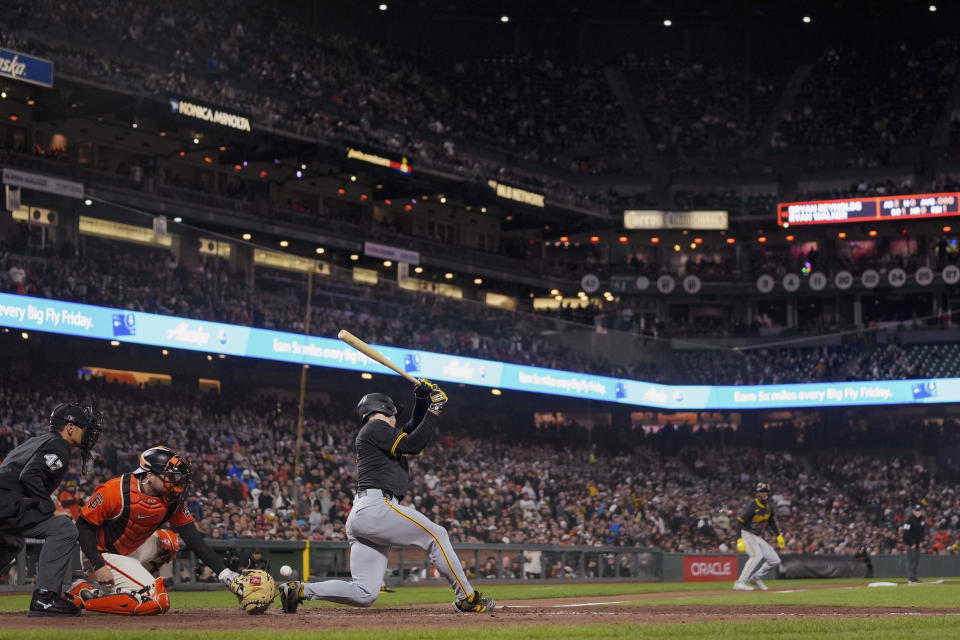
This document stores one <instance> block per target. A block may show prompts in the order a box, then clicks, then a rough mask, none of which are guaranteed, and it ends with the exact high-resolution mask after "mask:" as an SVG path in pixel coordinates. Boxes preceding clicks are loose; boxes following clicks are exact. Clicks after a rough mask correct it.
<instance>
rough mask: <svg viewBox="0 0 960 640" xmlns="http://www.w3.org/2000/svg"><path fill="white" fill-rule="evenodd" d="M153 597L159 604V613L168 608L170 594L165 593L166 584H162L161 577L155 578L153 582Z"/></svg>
mask: <svg viewBox="0 0 960 640" xmlns="http://www.w3.org/2000/svg"><path fill="white" fill-rule="evenodd" d="M153 599H154V600H156V601H157V604H158V605H160V613H166V612H167V611H169V610H170V594H169V593H167V585H165V584H163V578H157V581H156V582H154V583H153Z"/></svg>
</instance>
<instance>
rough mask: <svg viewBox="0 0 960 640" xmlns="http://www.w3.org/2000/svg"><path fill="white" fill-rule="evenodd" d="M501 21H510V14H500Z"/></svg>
mask: <svg viewBox="0 0 960 640" xmlns="http://www.w3.org/2000/svg"><path fill="white" fill-rule="evenodd" d="M500 22H503V23H504V24H506V23H507V22H510V16H500Z"/></svg>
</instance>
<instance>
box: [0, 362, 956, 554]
mask: <svg viewBox="0 0 960 640" xmlns="http://www.w3.org/2000/svg"><path fill="white" fill-rule="evenodd" d="M0 382H2V384H0V458H2V457H3V455H5V454H6V452H8V451H9V450H10V449H12V448H13V447H14V446H16V444H17V443H19V442H22V441H23V440H24V439H25V438H27V437H29V436H30V435H31V434H33V433H39V432H41V431H43V430H44V429H45V428H46V416H47V415H48V414H49V410H50V409H49V408H50V406H52V405H53V404H55V403H56V401H57V400H58V399H62V398H78V399H81V398H82V399H83V400H84V401H94V400H95V401H96V402H97V403H98V407H99V408H100V409H101V410H102V412H103V413H104V416H105V417H106V430H105V436H106V437H104V438H103V439H102V441H101V442H102V444H101V445H100V446H99V448H98V451H97V456H96V459H95V463H94V464H93V469H92V473H90V474H89V475H84V476H77V475H76V474H74V473H71V475H70V476H68V486H67V495H66V496H63V495H61V497H60V499H61V500H62V501H67V502H69V501H71V500H80V501H81V502H82V500H83V499H84V498H85V497H87V496H89V495H90V491H91V490H92V489H93V487H95V486H96V485H97V484H98V483H100V482H102V481H104V480H105V479H107V478H108V477H112V476H114V475H117V474H120V473H124V472H127V471H130V470H131V469H132V468H133V467H134V466H135V463H136V460H137V456H138V454H139V452H140V451H141V450H142V449H144V448H146V447H148V446H152V445H155V444H158V443H164V444H166V445H168V446H171V447H173V448H174V449H176V450H178V451H181V452H183V453H185V454H186V455H187V456H188V457H189V458H190V459H191V461H192V462H193V465H194V477H193V486H192V488H191V495H190V498H189V506H190V510H191V512H192V513H194V514H195V516H196V518H197V521H198V524H199V527H200V528H201V530H202V531H203V532H204V533H205V534H206V535H207V536H209V537H211V538H213V539H238V538H257V539H266V540H302V539H311V540H331V541H343V540H345V534H344V523H345V519H346V516H347V514H348V513H349V510H350V508H351V505H352V499H353V494H354V491H355V487H354V486H353V482H354V478H355V470H354V468H353V466H354V465H355V455H354V453H353V441H354V438H355V436H356V432H357V429H358V425H357V420H356V418H355V417H354V416H353V412H352V410H351V409H350V408H349V407H348V406H346V404H345V403H343V404H344V406H339V407H338V406H335V403H334V404H331V403H329V402H325V401H322V402H318V403H316V404H312V405H311V406H309V407H308V410H307V411H306V414H305V426H304V433H305V439H304V448H303V453H302V460H303V463H302V467H301V468H302V471H301V475H300V476H299V477H296V476H295V475H294V469H293V462H292V461H293V460H294V456H295V454H294V447H295V440H296V435H295V434H296V426H295V425H296V416H297V410H296V406H295V405H294V404H292V403H290V402H288V401H285V400H281V399H278V398H276V397H271V396H266V395H258V394H257V393H256V392H255V391H254V392H244V391H243V390H241V389H234V390H224V391H223V392H222V393H221V394H216V393H213V392H210V393H206V394H202V393H199V392H197V391H194V390H190V389H185V388H183V387H164V386H149V387H136V386H132V385H122V384H119V383H106V382H105V381H104V380H103V379H102V378H92V379H84V378H77V377H76V376H59V375H47V376H44V377H43V378H37V377H33V376H25V375H22V374H16V373H13V372H5V373H3V374H2V380H0ZM474 415H475V414H474ZM483 420H484V419H483V418H477V422H476V423H475V424H474V423H471V424H463V425H461V426H456V424H451V425H450V426H444V427H442V428H441V430H440V433H439V441H438V442H437V443H435V444H434V445H433V447H431V449H430V450H429V451H428V452H427V453H426V454H425V455H424V456H422V457H419V458H417V459H416V460H415V461H412V466H413V467H414V471H413V473H412V476H411V477H412V484H411V488H410V492H409V494H408V495H407V496H406V497H405V499H406V500H409V501H410V502H411V503H412V504H414V505H416V506H417V508H418V509H420V510H422V511H423V512H425V513H427V514H429V515H430V516H431V517H432V518H433V519H434V520H435V521H437V522H440V523H442V524H444V526H446V527H447V528H448V530H449V531H450V534H451V537H452V538H453V540H454V541H455V542H464V543H478V542H485V543H513V544H543V545H561V546H567V545H591V546H649V547H659V548H661V549H663V550H665V551H699V552H710V551H730V550H731V549H732V547H733V543H734V541H735V540H736V524H735V518H736V516H737V515H738V514H739V510H740V509H741V508H742V506H743V503H744V502H745V501H747V500H749V499H750V497H751V496H752V492H753V487H754V486H755V484H756V482H757V481H758V480H765V481H768V482H770V483H771V484H772V487H773V500H774V502H775V504H776V509H777V517H778V520H779V522H780V527H781V529H782V530H783V531H784V532H785V536H786V538H787V545H788V546H787V550H788V551H789V552H792V553H813V554H822V553H827V554H829V553H839V554H852V553H853V552H854V551H856V550H858V549H860V548H866V549H867V550H868V551H869V553H898V552H900V551H902V545H901V543H900V537H899V533H898V526H899V525H900V524H902V519H903V512H904V509H905V508H907V506H908V505H910V504H913V503H915V502H917V501H920V500H923V501H924V502H925V503H926V504H928V505H929V511H930V524H931V526H932V530H931V536H930V539H929V546H928V548H927V549H926V551H927V552H929V553H956V552H957V550H958V542H960V497H958V496H957V495H956V493H955V491H953V489H952V484H951V482H952V478H953V475H955V474H956V472H957V468H956V465H955V464H954V463H952V462H947V463H946V464H943V463H942V462H941V464H940V465H939V468H938V469H937V470H936V471H934V464H933V463H932V462H931V461H932V460H933V458H932V457H931V456H932V455H933V454H932V452H933V451H935V450H936V449H937V448H940V447H946V446H953V447H956V445H957V444H958V442H957V437H956V435H955V434H956V433H957V430H958V429H957V427H958V426H960V425H958V424H956V422H955V421H952V420H943V421H939V423H938V424H937V425H928V427H926V428H924V437H923V439H922V442H921V445H920V446H919V447H918V448H917V449H912V447H910V446H906V447H905V448H904V447H899V446H898V443H901V442H902V443H910V442H913V441H914V440H913V436H914V435H915V434H916V432H917V430H918V429H919V427H918V426H917V425H910V428H909V429H907V428H906V427H905V426H904V427H901V426H896V425H890V426H889V427H887V428H884V427H883V425H880V427H879V428H880V429H884V430H885V432H888V433H886V435H887V436H890V437H891V438H894V439H890V440H887V439H884V440H883V441H884V442H885V443H887V444H888V445H889V446H890V447H894V448H893V449H887V450H886V451H885V452H884V453H883V454H882V455H879V456H877V455H874V456H865V455H863V454H856V453H855V452H856V451H857V450H859V449H866V448H871V449H875V443H876V442H877V439H876V437H875V435H874V433H873V432H872V431H869V430H867V431H858V428H857V425H856V424H851V425H848V428H846V429H840V430H836V429H829V428H825V425H822V424H818V423H817V421H815V420H814V421H812V422H808V423H807V424H800V423H797V424H791V425H788V426H786V427H783V426H781V427H780V429H783V433H782V437H781V436H777V438H779V439H777V438H774V437H773V436H771V437H770V439H768V440H766V441H765V442H764V443H763V445H762V447H761V446H758V445H757V444H756V443H755V444H748V442H750V440H748V439H747V438H746V437H745V436H744V437H739V435H738V433H737V431H736V430H734V431H730V430H729V428H728V429H712V430H710V429H706V430H700V431H699V432H697V431H696V430H692V429H691V428H690V427H689V426H684V427H683V428H682V431H681V432H678V431H677V430H676V428H670V425H660V426H661V427H662V428H657V429H653V430H650V431H647V430H633V429H627V430H623V429H618V428H616V427H610V428H611V429H614V430H615V431H616V433H615V434H613V433H612V432H611V434H606V435H605V436H604V434H595V435H600V436H602V437H599V438H597V439H595V440H594V443H593V444H592V445H588V444H587V443H588V439H587V432H586V431H585V430H582V429H575V430H574V431H572V432H571V431H568V432H566V434H565V435H564V437H558V435H560V434H558V432H556V431H554V430H553V429H552V428H550V427H547V428H536V427H533V426H532V425H526V424H524V422H525V421H523V420H521V421H519V422H518V423H517V424H514V425H501V426H500V428H498V429H490V428H488V427H487V426H485V425H483V424H481V422H482V421H483ZM456 422H459V421H457V420H455V421H453V423H456ZM728 427H729V425H728ZM478 430H482V431H484V432H486V433H489V434H490V437H483V438H479V437H477V436H476V433H477V431H478ZM771 431H777V429H772V430H771ZM837 431H842V432H843V439H844V446H845V449H844V450H842V451H840V450H837V449H836V448H835V446H836V445H838V444H839V443H840V440H839V439H838V433H837ZM767 433H768V432H766V431H765V432H764V436H767ZM896 437H902V438H904V439H903V440H896V439H895V438H896ZM665 439H671V440H672V441H673V446H672V447H664V443H665V441H666V440H665ZM790 439H796V441H795V442H792V443H789V442H788V440H790ZM741 440H742V442H741ZM625 441H630V446H629V447H624V442H625ZM754 442H756V441H755V440H754ZM798 442H799V443H800V444H798ZM821 445H826V446H821ZM671 448H672V450H673V455H668V453H667V452H668V451H669V450H670V449H671ZM911 450H913V453H910V451H911ZM791 452H792V453H791ZM951 465H952V466H951ZM951 473H952V474H953V475H950V474H951ZM71 481H72V482H73V483H72V484H71ZM545 557H546V558H549V554H547V555H546V556H545ZM478 570H479V569H478Z"/></svg>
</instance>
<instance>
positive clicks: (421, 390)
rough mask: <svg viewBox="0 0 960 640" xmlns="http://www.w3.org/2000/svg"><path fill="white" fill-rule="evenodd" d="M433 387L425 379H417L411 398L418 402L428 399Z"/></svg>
mask: <svg viewBox="0 0 960 640" xmlns="http://www.w3.org/2000/svg"><path fill="white" fill-rule="evenodd" d="M434 386H435V385H434V384H433V383H432V382H430V381H429V380H427V379H426V378H417V386H415V387H414V388H413V397H414V398H417V399H418V400H426V399H427V398H429V397H430V392H431V391H433V387H434Z"/></svg>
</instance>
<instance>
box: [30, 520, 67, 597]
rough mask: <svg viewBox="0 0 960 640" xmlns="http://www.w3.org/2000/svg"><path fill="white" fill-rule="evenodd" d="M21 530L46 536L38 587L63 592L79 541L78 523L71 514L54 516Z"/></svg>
mask: <svg viewBox="0 0 960 640" xmlns="http://www.w3.org/2000/svg"><path fill="white" fill-rule="evenodd" d="M19 533H20V534H21V535H23V536H24V537H26V538H43V539H44V541H43V547H42V548H41V549H40V560H39V562H38V563H37V589H49V590H50V591H53V592H54V593H60V592H61V591H62V590H63V582H64V579H65V578H66V577H67V571H68V570H69V569H70V556H71V555H73V548H74V547H75V546H76V544H77V525H75V524H74V523H73V520H71V519H70V517H69V516H53V517H51V518H47V519H46V520H44V521H43V522H41V523H40V524H37V525H34V526H33V527H30V528H29V529H23V530H21V531H20V532H19Z"/></svg>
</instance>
